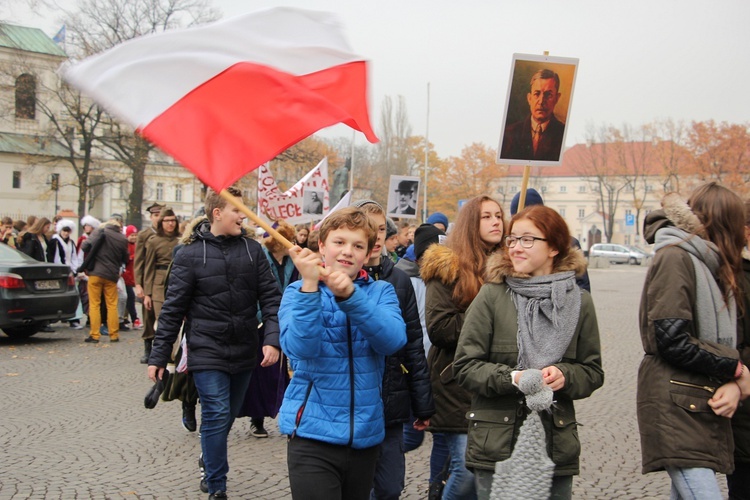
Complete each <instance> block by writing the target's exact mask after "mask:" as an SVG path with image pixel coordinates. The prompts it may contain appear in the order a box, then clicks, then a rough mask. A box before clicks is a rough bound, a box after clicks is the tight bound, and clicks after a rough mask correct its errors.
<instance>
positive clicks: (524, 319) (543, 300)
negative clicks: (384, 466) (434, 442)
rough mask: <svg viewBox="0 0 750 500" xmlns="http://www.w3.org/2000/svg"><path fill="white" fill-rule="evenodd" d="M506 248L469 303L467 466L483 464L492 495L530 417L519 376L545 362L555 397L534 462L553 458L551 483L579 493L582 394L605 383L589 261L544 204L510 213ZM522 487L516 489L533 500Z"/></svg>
mask: <svg viewBox="0 0 750 500" xmlns="http://www.w3.org/2000/svg"><path fill="white" fill-rule="evenodd" d="M505 246H506V248H507V249H506V251H504V252H502V253H501V254H496V255H494V256H492V257H491V258H490V260H489V262H488V263H487V282H486V284H485V285H484V286H483V287H482V289H481V290H480V291H479V294H478V295H477V296H476V298H475V299H474V301H473V302H472V304H471V306H470V307H469V309H468V310H467V311H466V318H465V320H464V325H463V328H462V329H461V337H460V338H459V340H458V346H457V348H456V358H455V364H454V368H453V369H454V372H455V373H456V378H457V380H458V383H459V384H460V385H461V387H463V388H464V389H466V390H468V391H469V392H470V393H471V394H472V400H471V410H470V411H469V414H468V417H469V436H468V445H467V449H466V466H467V467H469V468H471V469H474V476H475V478H476V484H477V496H478V498H480V499H487V498H489V495H490V487H491V486H492V479H493V473H494V472H495V463H496V462H502V461H506V460H508V459H509V458H510V457H511V454H512V453H513V451H514V449H515V447H516V445H517V444H519V443H518V441H520V439H519V432H520V431H521V426H522V425H523V424H524V423H525V422H526V421H527V420H528V415H529V410H528V409H527V406H531V405H529V404H528V400H527V399H524V394H525V393H524V392H522V391H521V389H520V388H519V386H518V383H519V380H520V377H521V376H522V375H523V374H524V373H525V371H526V370H540V371H541V375H542V376H543V377H544V379H543V380H544V384H545V385H546V386H548V387H549V388H550V389H551V390H552V391H554V400H555V401H556V402H555V404H554V405H552V406H551V408H550V410H551V411H540V412H539V417H540V419H541V423H542V426H543V427H544V431H545V432H544V434H545V437H546V443H540V444H539V449H538V451H539V454H538V455H537V456H536V457H534V460H538V456H540V455H541V456H543V455H544V454H547V455H548V456H549V458H551V459H552V462H553V463H554V469H553V470H554V473H553V475H554V479H552V478H550V479H551V482H548V483H547V486H546V488H547V491H549V490H550V489H551V491H552V497H553V498H570V495H571V491H572V484H573V483H572V476H573V475H576V474H578V473H579V463H578V462H579V454H580V452H581V446H580V442H579V439H578V422H577V421H576V416H575V409H574V406H573V401H574V400H577V399H583V398H587V397H589V396H590V395H591V394H592V393H593V392H594V391H595V390H596V389H598V388H599V387H601V386H602V384H603V383H604V371H603V370H602V360H601V349H600V345H599V326H598V324H597V320H596V311H595V310H594V303H593V302H592V300H591V296H590V295H589V293H588V292H587V291H584V290H582V289H581V288H580V287H579V286H578V285H577V283H576V276H579V275H580V274H581V273H583V272H584V271H585V270H586V261H585V259H584V257H583V254H582V253H581V252H580V251H578V250H575V249H572V248H571V246H570V233H569V231H568V226H567V224H566V223H565V220H564V219H563V218H562V217H561V216H560V215H559V214H558V213H557V212H555V211H554V210H552V209H551V208H549V207H545V206H541V205H534V206H531V207H528V208H526V209H525V210H522V211H521V212H519V213H518V214H516V215H515V216H514V217H513V218H512V219H511V221H510V224H509V231H508V236H507V237H506V240H505ZM526 397H527V398H528V395H527V396H526ZM551 401H552V397H550V402H551ZM528 459H529V457H523V456H521V457H517V460H519V461H520V460H528ZM526 465H527V467H526V468H527V469H531V468H532V467H533V466H534V465H535V464H534V463H533V461H530V462H529V463H527V464H526ZM541 480H542V479H541V478H539V477H536V478H533V481H531V482H534V481H541ZM522 493H524V492H522V491H516V492H515V494H516V495H517V496H518V497H519V498H528V496H527V495H524V494H522Z"/></svg>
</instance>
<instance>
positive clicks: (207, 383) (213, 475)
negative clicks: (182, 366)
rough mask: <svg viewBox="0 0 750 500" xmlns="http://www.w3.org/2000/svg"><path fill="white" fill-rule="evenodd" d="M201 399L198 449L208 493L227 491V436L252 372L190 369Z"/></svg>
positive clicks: (243, 397)
mask: <svg viewBox="0 0 750 500" xmlns="http://www.w3.org/2000/svg"><path fill="white" fill-rule="evenodd" d="M192 373H193V381H194V382H195V388H196V389H197V390H198V397H199V398H200V401H201V449H202V450H203V461H204V462H205V464H206V476H205V479H206V483H207V484H208V492H209V493H216V492H217V491H226V490H227V472H229V462H228V460H227V436H228V435H229V429H231V428H232V423H233V422H234V417H236V416H237V414H238V413H239V411H240V406H242V401H243V400H244V399H245V392H247V386H248V384H249V383H250V375H252V371H250V370H248V371H244V372H240V373H234V374H229V373H227V372H223V371H219V370H199V371H194V372H192Z"/></svg>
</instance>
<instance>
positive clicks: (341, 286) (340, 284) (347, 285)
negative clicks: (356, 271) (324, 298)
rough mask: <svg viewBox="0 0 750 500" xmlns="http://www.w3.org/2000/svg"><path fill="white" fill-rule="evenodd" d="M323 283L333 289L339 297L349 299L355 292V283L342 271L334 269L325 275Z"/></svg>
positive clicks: (332, 291)
mask: <svg viewBox="0 0 750 500" xmlns="http://www.w3.org/2000/svg"><path fill="white" fill-rule="evenodd" d="M322 281H323V283H325V284H326V286H327V287H328V288H329V289H330V290H331V293H333V295H335V296H336V297H338V298H339V299H348V298H349V297H351V296H352V294H353V293H354V283H353V282H352V279H351V278H350V277H349V275H348V274H346V273H343V272H341V271H333V272H332V273H331V274H329V275H328V276H325V277H323V279H322Z"/></svg>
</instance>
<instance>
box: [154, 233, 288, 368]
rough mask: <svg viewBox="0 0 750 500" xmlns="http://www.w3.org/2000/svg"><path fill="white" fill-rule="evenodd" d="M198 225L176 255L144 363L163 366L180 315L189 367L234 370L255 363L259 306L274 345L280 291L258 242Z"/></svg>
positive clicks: (249, 366) (177, 330) (169, 353)
mask: <svg viewBox="0 0 750 500" xmlns="http://www.w3.org/2000/svg"><path fill="white" fill-rule="evenodd" d="M205 229H206V225H198V227H197V228H196V230H195V232H194V239H193V240H192V241H191V242H190V243H189V244H186V245H185V246H183V247H182V248H181V249H180V250H179V252H177V254H176V255H175V258H174V261H173V263H172V270H171V272H170V276H169V288H168V289H167V296H166V300H165V302H164V306H163V307H162V310H161V315H160V316H159V327H158V329H157V332H156V337H155V338H154V344H153V348H152V351H151V356H150V357H149V360H148V364H149V365H155V366H159V367H162V366H167V363H168V362H169V358H170V355H171V352H172V345H173V344H174V342H175V340H176V339H177V333H178V332H179V330H180V326H181V325H182V320H183V318H184V319H185V329H184V330H185V331H186V332H188V334H187V346H188V370H191V371H195V370H220V371H224V372H228V373H238V372H242V371H246V370H251V369H253V368H254V367H255V364H256V352H257V347H258V320H257V319H256V316H255V314H256V312H257V310H258V304H260V310H261V314H262V317H263V322H264V324H265V329H264V330H265V335H266V339H265V341H264V344H266V345H273V346H278V345H279V320H278V317H277V313H278V310H279V303H280V302H281V291H280V290H279V285H278V283H277V282H276V279H275V278H274V277H273V274H272V273H271V268H270V267H269V265H268V259H266V256H265V255H264V254H263V250H262V248H261V246H260V244H259V243H258V242H257V241H254V240H252V239H250V238H246V237H244V236H236V237H224V236H218V237H217V236H214V235H213V234H211V232H209V231H206V230H205Z"/></svg>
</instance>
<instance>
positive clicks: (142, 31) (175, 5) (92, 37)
mask: <svg viewBox="0 0 750 500" xmlns="http://www.w3.org/2000/svg"><path fill="white" fill-rule="evenodd" d="M219 17H220V15H219V11H218V10H216V9H214V8H212V7H211V6H210V1H209V0H81V1H80V2H79V3H78V8H77V10H76V11H75V12H73V13H69V14H68V15H67V16H66V21H65V24H66V26H67V30H68V32H69V33H70V35H71V37H70V42H69V46H70V47H71V48H72V49H73V50H75V51H76V53H77V55H79V56H88V55H91V54H94V53H96V52H99V51H102V50H106V49H109V48H111V47H113V46H115V45H117V44H118V43H121V42H124V41H126V40H130V39H132V38H136V37H139V36H143V35H147V34H151V33H159V32H162V31H166V30H169V29H173V28H178V27H184V26H190V25H194V24H201V23H205V22H210V21H214V20H216V19H218V18H219ZM101 142H102V145H103V146H104V148H105V150H106V151H107V152H108V153H109V154H111V155H113V156H114V157H116V158H118V159H120V160H121V161H122V162H123V163H124V164H125V166H126V167H128V168H129V169H130V172H131V185H132V190H131V192H130V195H129V197H128V214H127V220H128V223H130V224H134V225H136V226H139V227H140V225H141V223H142V220H141V219H142V214H141V212H142V205H143V182H144V179H145V176H146V168H147V166H148V164H149V156H150V154H151V152H152V151H153V149H154V146H153V145H152V144H150V143H149V142H148V141H146V140H145V139H144V138H142V137H141V136H139V135H138V134H136V133H135V132H134V131H133V130H132V129H131V128H130V127H125V126H123V125H121V124H119V123H117V122H116V121H115V120H108V123H107V133H106V134H105V135H104V136H103V137H102V141H101Z"/></svg>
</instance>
